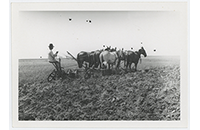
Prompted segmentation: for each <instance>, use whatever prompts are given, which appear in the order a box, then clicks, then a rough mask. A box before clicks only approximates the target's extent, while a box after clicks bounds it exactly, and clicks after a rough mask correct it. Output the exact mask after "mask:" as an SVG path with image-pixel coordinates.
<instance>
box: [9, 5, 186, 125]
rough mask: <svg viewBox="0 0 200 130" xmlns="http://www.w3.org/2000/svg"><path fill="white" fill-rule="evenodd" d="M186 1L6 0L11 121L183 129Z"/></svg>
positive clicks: (184, 110) (184, 119) (184, 109)
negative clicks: (83, 0)
mask: <svg viewBox="0 0 200 130" xmlns="http://www.w3.org/2000/svg"><path fill="white" fill-rule="evenodd" d="M187 6H188V5H187V2H165V3H164V2H151V3H148V2H141V3H140V2H133V3H96V4H95V3H62V4H61V3H12V5H11V15H12V16H11V24H12V37H11V38H12V40H11V53H12V54H11V58H12V89H13V91H12V96H13V97H12V99H13V100H12V104H13V107H12V108H13V120H14V121H13V123H14V124H15V125H14V126H16V127H17V126H19V125H22V127H23V123H25V124H26V123H30V122H31V123H34V122H39V123H41V122H51V123H49V126H50V127H53V124H55V123H56V122H60V121H62V122H78V123H79V122H83V121H84V122H86V124H87V122H90V125H91V124H92V122H100V123H101V122H107V123H109V122H111V125H109V126H108V127H118V125H119V127H122V126H121V123H122V124H123V122H125V123H126V122H128V123H132V124H130V125H127V126H124V127H135V126H137V125H134V124H135V123H137V122H138V127H148V126H152V127H174V126H176V127H187V126H188V119H187V118H188V102H187V100H188V92H187V91H188V77H187V76H188V72H187V71H188V65H187V60H188V48H187V47H188V41H187V40H188V39H187V29H188V28H187ZM86 7H88V8H86ZM16 122H17V123H19V125H17V123H16ZM145 123H147V125H145ZM159 123H167V125H161V124H159ZM170 123H171V124H172V125H170ZM152 124H153V125H152ZM156 124H158V125H157V126H156ZM90 125H89V124H88V125H87V126H86V127H90ZM30 126H32V125H30ZM55 126H57V125H55ZM68 126H72V125H68ZM68 126H66V125H64V127H68ZM77 126H78V125H77ZM80 126H81V127H82V125H80ZM92 126H93V127H94V126H95V125H92ZM96 126H99V125H96ZM24 127H25V126H24ZM74 127H76V126H74ZM100 127H101V126H100ZM102 127H103V126H102Z"/></svg>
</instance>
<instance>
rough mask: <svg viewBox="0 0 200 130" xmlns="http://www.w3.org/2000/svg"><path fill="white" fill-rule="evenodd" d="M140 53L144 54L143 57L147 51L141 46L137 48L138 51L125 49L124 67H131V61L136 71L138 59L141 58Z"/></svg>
mask: <svg viewBox="0 0 200 130" xmlns="http://www.w3.org/2000/svg"><path fill="white" fill-rule="evenodd" d="M141 54H143V55H144V57H146V56H147V53H146V51H145V49H144V48H143V47H141V49H139V50H138V51H135V52H133V51H126V52H125V55H126V59H125V61H126V69H128V68H129V69H131V65H132V63H134V64H135V71H137V64H138V61H139V59H140V58H141Z"/></svg>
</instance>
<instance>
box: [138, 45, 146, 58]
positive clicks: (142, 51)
mask: <svg viewBox="0 0 200 130" xmlns="http://www.w3.org/2000/svg"><path fill="white" fill-rule="evenodd" d="M139 52H140V54H143V55H144V57H146V56H147V53H146V51H145V49H144V48H143V47H141V49H139Z"/></svg>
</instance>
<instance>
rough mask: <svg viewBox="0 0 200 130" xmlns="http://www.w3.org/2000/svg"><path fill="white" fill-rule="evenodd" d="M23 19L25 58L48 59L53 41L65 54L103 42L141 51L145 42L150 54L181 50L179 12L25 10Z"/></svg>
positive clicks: (21, 48)
mask: <svg viewBox="0 0 200 130" xmlns="http://www.w3.org/2000/svg"><path fill="white" fill-rule="evenodd" d="M19 18H20V21H19V28H20V32H19V33H20V40H19V42H18V47H19V48H18V50H19V51H18V52H19V58H21V59H23V58H39V57H43V58H47V55H48V52H49V48H48V45H49V43H53V44H54V46H55V47H54V49H53V51H54V52H55V51H59V56H61V57H64V56H65V55H67V53H66V51H69V52H70V53H71V54H72V55H74V56H75V57H76V55H77V53H78V52H80V51H88V52H89V51H94V50H98V49H102V48H103V45H106V46H112V47H117V48H119V49H121V48H124V49H125V50H130V48H131V47H133V48H134V50H138V49H139V48H140V47H141V42H142V46H143V47H144V48H145V50H146V52H147V54H148V55H180V53H181V49H180V47H181V46H182V33H181V32H182V30H181V29H182V28H181V20H180V19H181V18H180V13H179V12H178V11H21V12H20V13H19ZM69 19H71V21H70V20H69ZM87 20H90V21H91V23H90V22H88V21H87ZM154 50H156V51H154Z"/></svg>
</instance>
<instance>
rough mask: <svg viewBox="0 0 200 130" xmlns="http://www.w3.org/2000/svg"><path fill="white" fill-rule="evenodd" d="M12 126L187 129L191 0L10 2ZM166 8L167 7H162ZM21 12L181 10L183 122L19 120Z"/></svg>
mask: <svg viewBox="0 0 200 130" xmlns="http://www.w3.org/2000/svg"><path fill="white" fill-rule="evenodd" d="M10 6H11V74H12V75H11V113H12V114H11V125H12V127H13V128H188V126H189V106H188V105H189V94H188V90H189V77H188V75H189V72H188V71H189V69H188V61H189V60H188V51H189V50H188V46H189V44H188V2H187V1H184V2H116V3H114V2H113V3H112V2H110V3H101V2H99V3H81V2H80V3H39V2H35V3H22V2H19V3H14V2H12V3H11V5H10ZM163 7H164V8H163ZM20 11H179V12H180V14H181V22H182V27H183V28H185V33H184V34H185V35H184V36H183V38H184V39H185V42H184V43H183V46H182V48H181V49H182V52H181V57H180V59H181V60H180V70H181V92H180V93H181V120H180V121H19V120H18V80H17V79H18V59H19V58H18V55H17V53H18V52H17V51H16V47H17V42H16V41H17V40H18V34H17V31H15V30H17V29H16V28H17V25H18V21H19V16H18V14H19V12H20Z"/></svg>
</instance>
